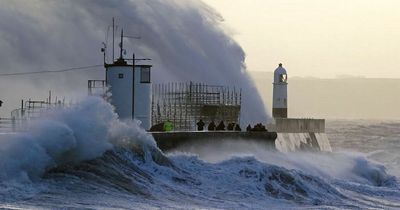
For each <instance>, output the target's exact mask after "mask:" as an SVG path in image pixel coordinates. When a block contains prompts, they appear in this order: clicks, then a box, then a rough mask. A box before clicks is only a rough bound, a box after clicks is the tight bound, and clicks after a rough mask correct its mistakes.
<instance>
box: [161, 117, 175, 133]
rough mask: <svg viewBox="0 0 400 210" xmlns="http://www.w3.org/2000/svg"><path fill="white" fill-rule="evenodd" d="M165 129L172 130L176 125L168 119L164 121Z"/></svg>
mask: <svg viewBox="0 0 400 210" xmlns="http://www.w3.org/2000/svg"><path fill="white" fill-rule="evenodd" d="M163 128H164V131H165V132H171V131H172V130H173V129H174V126H173V125H172V122H171V121H169V120H167V121H166V122H164V126H163Z"/></svg>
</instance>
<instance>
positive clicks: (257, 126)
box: [246, 123, 268, 131]
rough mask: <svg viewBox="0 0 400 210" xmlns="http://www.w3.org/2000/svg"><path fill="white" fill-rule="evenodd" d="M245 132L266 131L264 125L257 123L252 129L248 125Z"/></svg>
mask: <svg viewBox="0 0 400 210" xmlns="http://www.w3.org/2000/svg"><path fill="white" fill-rule="evenodd" d="M246 131H268V130H267V129H266V128H265V125H263V124H261V123H257V124H256V125H255V126H254V127H253V128H252V127H251V125H250V124H249V125H248V126H247V128H246Z"/></svg>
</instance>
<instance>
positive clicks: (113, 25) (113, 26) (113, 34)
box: [112, 17, 115, 62]
mask: <svg viewBox="0 0 400 210" xmlns="http://www.w3.org/2000/svg"><path fill="white" fill-rule="evenodd" d="M112 29H113V33H112V36H113V40H112V43H113V44H112V46H113V47H112V58H113V59H112V62H114V59H115V58H114V40H115V24H114V17H113V19H112Z"/></svg>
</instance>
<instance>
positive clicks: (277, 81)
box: [272, 63, 288, 118]
mask: <svg viewBox="0 0 400 210" xmlns="http://www.w3.org/2000/svg"><path fill="white" fill-rule="evenodd" d="M273 85H274V90H273V102H272V116H273V117H274V118H287V117H288V114H287V107H288V106H287V103H288V102H287V85H288V83H287V73H286V69H285V68H283V66H282V64H281V63H280V64H279V66H278V68H277V69H276V70H275V72H274V83H273Z"/></svg>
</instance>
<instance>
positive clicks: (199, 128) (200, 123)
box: [197, 119, 205, 131]
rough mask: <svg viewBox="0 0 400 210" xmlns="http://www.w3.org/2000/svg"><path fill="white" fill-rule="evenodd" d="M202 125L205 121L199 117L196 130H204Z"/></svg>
mask: <svg viewBox="0 0 400 210" xmlns="http://www.w3.org/2000/svg"><path fill="white" fill-rule="evenodd" d="M204 125H205V123H204V122H203V120H202V119H200V121H199V122H197V130H198V131H202V130H204Z"/></svg>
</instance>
